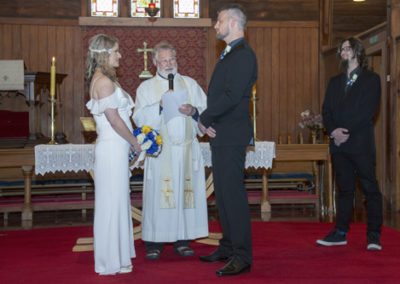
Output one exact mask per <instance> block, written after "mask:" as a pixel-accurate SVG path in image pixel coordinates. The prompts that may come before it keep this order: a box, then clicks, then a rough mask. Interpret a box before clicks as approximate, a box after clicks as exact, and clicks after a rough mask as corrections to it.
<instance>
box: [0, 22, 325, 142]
mask: <svg viewBox="0 0 400 284" xmlns="http://www.w3.org/2000/svg"><path fill="white" fill-rule="evenodd" d="M0 23H1V22H0ZM0 28H1V33H0V46H2V47H3V48H1V50H0V59H17V58H22V59H24V61H25V62H26V66H27V69H28V70H31V71H44V72H49V68H50V60H51V57H52V56H53V55H54V56H56V58H57V72H59V73H64V74H67V75H68V76H67V77H66V79H65V81H64V83H63V84H62V88H61V92H60V98H61V99H62V109H63V111H62V113H61V118H62V123H61V124H62V125H60V126H59V128H61V129H62V130H63V131H64V133H65V134H66V135H67V139H68V140H69V141H70V142H73V143H81V142H83V136H82V133H81V131H82V129H81V126H80V122H79V117H80V116H82V115H83V113H84V111H85V107H84V103H85V102H84V97H85V94H84V66H83V58H84V56H83V51H82V46H83V43H82V27H79V26H77V25H75V24H74V22H71V23H70V25H54V24H53V23H51V22H50V23H48V24H42V23H39V24H38V23H34V22H33V23H31V24H14V23H2V24H0ZM208 37H209V40H208V46H207V47H206V48H207V49H208V51H206V54H207V56H208V58H206V62H207V66H206V67H207V68H206V72H207V79H209V78H210V76H211V72H212V70H213V68H214V64H215V63H216V60H217V58H218V56H217V55H219V52H220V50H221V49H222V48H223V44H222V43H221V42H217V41H216V39H215V31H214V29H209V32H208ZM247 38H248V40H249V42H250V44H251V46H253V48H254V50H255V52H256V54H257V58H258V63H259V80H258V81H257V99H258V100H257V138H258V139H259V140H272V141H277V140H278V136H279V135H283V136H285V137H286V136H287V135H291V136H292V137H296V135H298V133H299V132H300V131H301V129H300V128H299V126H298V122H299V118H300V112H302V111H303V110H305V109H311V110H313V111H314V112H319V111H320V100H319V92H318V86H319V77H318V64H319V61H318V24H317V23H316V22H274V23H267V22H250V23H249V28H248V31H247ZM43 114H44V115H43V117H42V120H43V122H44V123H43V125H44V129H43V130H42V131H43V133H44V134H46V133H48V128H47V125H48V119H47V118H48V116H47V111H46V106H45V105H44V106H43ZM304 135H305V136H306V137H307V136H308V132H306V131H305V132H304ZM284 142H285V141H284Z"/></svg>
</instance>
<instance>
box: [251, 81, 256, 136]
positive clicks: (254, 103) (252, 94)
mask: <svg viewBox="0 0 400 284" xmlns="http://www.w3.org/2000/svg"><path fill="white" fill-rule="evenodd" d="M256 94H257V88H256V85H255V84H254V85H253V89H252V91H251V102H252V104H253V135H254V141H257V136H256V134H257V119H256V118H257V108H256V101H257V98H256Z"/></svg>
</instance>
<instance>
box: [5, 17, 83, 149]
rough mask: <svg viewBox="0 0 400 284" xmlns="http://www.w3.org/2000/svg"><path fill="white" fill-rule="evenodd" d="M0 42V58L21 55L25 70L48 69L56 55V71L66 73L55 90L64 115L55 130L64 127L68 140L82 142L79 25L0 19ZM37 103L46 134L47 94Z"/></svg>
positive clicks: (47, 121)
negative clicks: (2, 20)
mask: <svg viewBox="0 0 400 284" xmlns="http://www.w3.org/2000/svg"><path fill="white" fill-rule="evenodd" d="M0 44H1V45H0V46H1V48H0V59H23V60H24V62H25V65H26V68H27V70H28V71H41V72H50V62H51V58H52V56H56V59H57V73H62V74H67V77H66V78H65V79H64V82H63V84H62V85H61V87H60V88H59V90H58V91H59V93H58V94H57V95H58V96H59V97H60V98H61V103H62V109H61V112H60V114H59V116H60V118H63V120H61V122H60V125H58V130H59V131H64V133H65V134H66V135H67V139H68V140H69V142H73V143H82V142H83V136H82V134H81V131H82V129H81V126H80V122H79V117H80V116H81V115H82V112H83V109H84V103H83V99H82V98H83V96H84V83H83V80H84V75H83V74H84V67H83V55H82V38H81V29H80V27H79V26H77V25H75V26H73V25H66V26H62V25H46V24H42V23H40V24H23V23H22V24H9V23H3V24H0ZM74 96H78V98H74ZM40 105H41V107H40V112H41V126H42V129H41V130H42V133H43V134H45V135H47V136H48V135H49V116H48V111H49V108H48V97H46V96H44V97H42V98H41V104H40ZM65 119H66V120H67V121H68V123H65ZM63 127H64V129H63Z"/></svg>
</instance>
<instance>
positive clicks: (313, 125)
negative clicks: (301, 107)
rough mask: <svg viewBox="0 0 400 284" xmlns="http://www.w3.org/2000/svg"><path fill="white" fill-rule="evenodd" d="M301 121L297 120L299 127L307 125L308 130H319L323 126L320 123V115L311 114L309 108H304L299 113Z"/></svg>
mask: <svg viewBox="0 0 400 284" xmlns="http://www.w3.org/2000/svg"><path fill="white" fill-rule="evenodd" d="M300 116H301V121H300V122H299V126H300V127H301V128H305V127H307V128H308V129H310V130H320V129H323V128H324V125H323V123H322V115H320V114H313V113H312V112H311V111H310V110H308V109H307V110H305V111H303V112H302V113H300Z"/></svg>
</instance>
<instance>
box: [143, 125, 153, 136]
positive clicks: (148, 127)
mask: <svg viewBox="0 0 400 284" xmlns="http://www.w3.org/2000/svg"><path fill="white" fill-rule="evenodd" d="M150 131H151V127H150V126H147V125H144V126H143V127H142V133H144V134H147V133H149V132H150Z"/></svg>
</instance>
